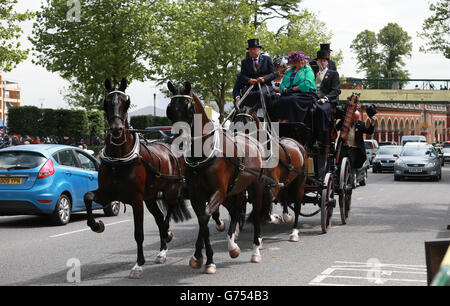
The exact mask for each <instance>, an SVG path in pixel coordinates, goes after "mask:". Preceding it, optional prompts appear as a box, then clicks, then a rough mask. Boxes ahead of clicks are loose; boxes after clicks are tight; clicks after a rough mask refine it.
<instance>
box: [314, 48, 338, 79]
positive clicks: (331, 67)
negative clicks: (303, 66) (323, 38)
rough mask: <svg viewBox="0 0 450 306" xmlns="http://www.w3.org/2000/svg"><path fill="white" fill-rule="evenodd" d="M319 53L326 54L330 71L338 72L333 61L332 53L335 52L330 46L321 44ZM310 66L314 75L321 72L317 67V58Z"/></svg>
mask: <svg viewBox="0 0 450 306" xmlns="http://www.w3.org/2000/svg"><path fill="white" fill-rule="evenodd" d="M319 51H323V52H325V54H326V56H327V58H328V69H330V70H334V71H337V67H336V63H335V62H334V61H333V60H331V52H332V51H333V50H331V49H330V44H320V50H319ZM309 65H310V66H311V68H312V70H313V71H314V74H317V72H318V71H319V67H318V65H317V58H316V59H313V60H312V61H311V62H310V63H309Z"/></svg>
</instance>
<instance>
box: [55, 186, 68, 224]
mask: <svg viewBox="0 0 450 306" xmlns="http://www.w3.org/2000/svg"><path fill="white" fill-rule="evenodd" d="M71 212H72V202H71V200H70V198H69V197H68V196H67V195H65V194H62V195H60V197H59V198H58V201H57V202H56V205H55V210H54V212H53V215H52V223H53V224H54V225H58V226H60V225H66V224H68V223H69V221H70V214H71Z"/></svg>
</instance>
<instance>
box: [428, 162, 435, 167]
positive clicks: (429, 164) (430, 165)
mask: <svg viewBox="0 0 450 306" xmlns="http://www.w3.org/2000/svg"><path fill="white" fill-rule="evenodd" d="M434 166H436V163H435V162H432V163H428V164H427V167H434Z"/></svg>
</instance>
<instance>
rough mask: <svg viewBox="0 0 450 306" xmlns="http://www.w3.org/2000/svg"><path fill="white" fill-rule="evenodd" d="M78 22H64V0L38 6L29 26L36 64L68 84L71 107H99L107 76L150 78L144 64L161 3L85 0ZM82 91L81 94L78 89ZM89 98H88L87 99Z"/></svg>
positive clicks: (155, 1) (158, 0)
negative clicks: (33, 22) (38, 8)
mask: <svg viewBox="0 0 450 306" xmlns="http://www.w3.org/2000/svg"><path fill="white" fill-rule="evenodd" d="M81 3H82V5H81V8H80V9H81V10H80V15H79V20H78V22H77V21H76V20H72V19H71V18H68V16H69V12H70V9H71V8H70V7H68V5H67V1H61V0H49V1H47V2H44V4H42V7H41V10H40V11H39V12H38V13H37V17H36V22H35V24H34V26H33V36H32V38H30V40H31V42H32V43H33V50H34V53H35V57H36V60H35V61H34V62H35V63H36V64H39V65H41V66H43V67H45V68H46V69H47V70H49V71H51V72H57V73H59V74H60V75H61V76H62V77H63V78H64V79H67V80H69V81H71V82H72V87H70V88H69V91H70V93H69V96H70V95H72V96H73V95H75V96H76V95H79V94H81V95H82V97H83V98H82V99H77V98H75V99H73V98H69V99H68V102H69V103H71V105H72V106H81V107H86V108H88V109H92V108H93V106H95V107H97V108H101V99H99V98H98V96H99V91H100V92H103V90H102V89H101V88H102V87H101V84H103V83H104V81H105V79H106V78H111V79H113V80H116V81H117V80H120V79H121V78H122V77H127V78H128V81H129V83H131V82H132V81H133V80H138V81H145V80H147V79H148V77H149V76H150V75H151V74H152V71H151V70H150V69H149V65H147V64H146V62H147V60H148V59H149V57H150V54H151V53H152V51H153V48H152V45H153V41H154V36H155V35H157V31H158V27H157V25H158V20H157V19H156V18H155V17H156V14H155V13H154V12H155V11H158V10H160V9H163V8H164V6H166V5H167V1H163V0H154V1H148V0H109V1H103V0H85V1H82V2H81ZM80 89H81V90H80ZM91 99H93V100H91Z"/></svg>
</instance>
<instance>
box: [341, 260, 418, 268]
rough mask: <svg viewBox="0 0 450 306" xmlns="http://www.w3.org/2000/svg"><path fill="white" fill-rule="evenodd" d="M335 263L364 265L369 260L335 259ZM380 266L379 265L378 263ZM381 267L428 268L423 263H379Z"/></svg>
mask: <svg viewBox="0 0 450 306" xmlns="http://www.w3.org/2000/svg"><path fill="white" fill-rule="evenodd" d="M335 263H338V264H339V263H340V264H350V265H352V264H353V265H363V266H367V265H368V264H367V262H354V261H335ZM377 266H378V265H377ZM379 266H380V267H416V268H423V269H426V268H427V267H426V266H423V265H401V264H383V263H381V264H379Z"/></svg>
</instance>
